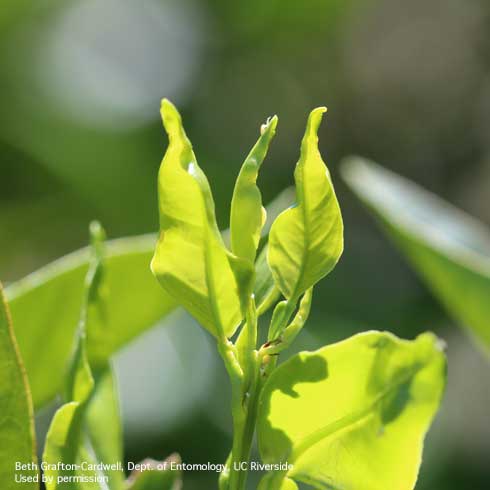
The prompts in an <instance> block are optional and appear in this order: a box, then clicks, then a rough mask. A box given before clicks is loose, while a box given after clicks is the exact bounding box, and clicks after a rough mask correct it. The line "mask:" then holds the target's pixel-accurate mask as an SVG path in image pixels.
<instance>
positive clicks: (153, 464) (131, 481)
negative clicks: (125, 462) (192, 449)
mask: <svg viewBox="0 0 490 490" xmlns="http://www.w3.org/2000/svg"><path fill="white" fill-rule="evenodd" d="M180 462H181V460H180V457H179V455H178V454H172V455H171V456H169V457H168V458H167V459H166V460H165V461H162V462H159V461H154V460H152V459H146V460H144V461H143V462H142V463H141V465H142V467H143V468H145V469H143V471H138V472H136V471H134V472H133V473H132V474H131V475H130V477H129V478H128V481H127V484H128V486H127V490H181V488H182V475H181V472H180V471H177V470H172V469H171V464H172V463H180Z"/></svg>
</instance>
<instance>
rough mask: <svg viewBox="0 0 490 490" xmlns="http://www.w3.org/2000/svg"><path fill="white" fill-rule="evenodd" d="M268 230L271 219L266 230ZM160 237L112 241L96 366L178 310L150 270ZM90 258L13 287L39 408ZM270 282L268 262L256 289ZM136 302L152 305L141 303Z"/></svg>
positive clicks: (64, 348)
mask: <svg viewBox="0 0 490 490" xmlns="http://www.w3.org/2000/svg"><path fill="white" fill-rule="evenodd" d="M291 195H292V193H291V189H286V190H285V191H283V192H282V193H281V194H279V195H278V196H277V198H276V199H274V200H273V201H272V202H271V203H269V205H268V206H267V213H268V216H269V218H270V220H272V219H274V218H275V217H276V216H277V214H278V213H279V212H280V210H282V209H284V207H285V206H287V205H288V204H289V203H290V202H291ZM268 222H269V220H268ZM268 231H269V230H268V227H267V224H266V226H265V227H264V229H263V230H262V234H263V235H264V234H266V233H268ZM156 240H157V238H156V236H155V235H142V236H136V237H131V238H121V239H117V240H110V241H108V242H107V245H106V252H105V278H104V289H105V291H104V305H105V306H104V308H105V310H104V311H105V314H104V331H103V335H102V336H100V338H99V339H98V341H97V342H92V343H91V348H92V349H91V358H92V359H95V360H96V362H97V363H102V364H103V360H104V359H107V358H109V356H110V355H112V354H113V353H114V352H116V351H117V350H118V349H119V348H121V347H122V346H124V345H125V344H126V343H128V342H130V341H131V340H133V339H134V338H135V337H137V336H138V335H140V334H141V333H143V332H144V331H145V330H147V329H149V328H150V327H152V326H153V325H155V324H156V323H157V322H158V321H159V320H160V319H161V318H163V317H164V316H165V315H167V314H168V313H170V312H171V311H173V310H174V309H175V308H176V302H175V301H174V300H173V299H172V298H171V297H170V296H169V295H167V294H166V293H165V291H163V290H162V288H161V287H160V286H159V284H158V281H156V280H155V278H154V277H153V275H152V273H151V271H150V261H151V257H152V255H153V251H154V248H155V243H156ZM88 261H89V250H88V249H87V248H84V249H81V250H78V251H76V252H74V253H72V254H70V255H67V256H65V257H63V258H61V259H59V260H57V261H56V262H53V263H51V264H49V265H47V266H45V267H43V268H42V269H39V270H38V271H36V272H34V273H33V274H30V275H29V276H27V277H26V278H24V279H21V280H20V281H17V282H15V283H13V284H11V285H10V286H9V287H8V288H6V291H5V292H6V295H7V297H8V299H9V300H10V306H11V310H12V317H13V319H14V322H15V325H16V334H17V341H18V343H19V348H20V351H21V354H22V356H23V358H24V364H25V366H26V370H27V374H28V378H29V382H30V385H31V390H32V397H33V401H34V406H35V408H40V407H41V406H43V405H44V404H45V403H46V402H48V401H50V400H51V399H52V398H53V397H54V396H55V395H56V393H58V391H59V390H60V388H61V386H62V380H63V374H64V371H65V366H66V364H67V362H68V359H69V356H70V352H71V346H72V344H73V338H74V335H75V329H76V325H77V322H78V319H79V316H80V309H81V306H82V298H83V283H84V277H85V275H86V273H87V270H88ZM265 283H267V284H268V285H269V286H270V285H271V284H272V277H271V275H270V271H269V268H268V266H267V263H266V262H265V261H264V262H263V263H261V265H258V266H257V287H258V288H262V289H263V290H267V288H268V286H267V285H265ZM262 289H261V290H262ZM136 304H144V305H145V307H144V308H135V307H134V305H136ZM46 332H49V335H46ZM40 339H42V345H43V348H42V350H40V349H39V342H40Z"/></svg>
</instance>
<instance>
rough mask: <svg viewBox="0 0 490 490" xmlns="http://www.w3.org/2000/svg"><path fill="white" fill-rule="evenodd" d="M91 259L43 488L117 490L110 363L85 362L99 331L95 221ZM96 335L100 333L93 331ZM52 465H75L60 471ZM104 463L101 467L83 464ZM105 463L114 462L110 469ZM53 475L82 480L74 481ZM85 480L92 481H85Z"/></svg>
mask: <svg viewBox="0 0 490 490" xmlns="http://www.w3.org/2000/svg"><path fill="white" fill-rule="evenodd" d="M91 231H92V236H93V241H94V243H93V248H94V257H93V259H92V263H91V266H90V268H89V270H88V273H87V277H86V284H85V289H86V290H85V296H84V298H85V299H84V302H83V304H82V313H81V320H80V323H79V327H78V328H79V330H78V339H77V347H76V351H75V354H74V356H73V359H72V363H71V366H70V370H69V373H68V376H67V382H66V385H67V386H66V394H65V404H64V405H63V406H62V407H61V408H60V409H58V411H57V412H56V413H55V415H54V417H53V420H52V422H51V425H50V428H49V431H48V434H47V437H46V444H45V448H44V454H43V460H44V461H45V462H46V463H47V464H48V465H53V466H48V468H47V469H46V471H45V474H46V476H47V477H48V478H49V480H48V481H47V482H46V488H47V490H61V489H64V488H70V489H71V488H74V487H75V488H77V489H80V490H93V489H95V488H96V489H100V490H106V489H107V488H108V487H109V488H110V489H111V490H120V489H122V488H123V481H124V473H123V471H122V468H120V467H117V464H118V463H119V464H120V462H121V461H122V436H121V423H120V415H119V407H118V401H117V395H116V392H115V385H114V381H113V379H112V372H111V366H110V364H109V363H107V362H106V363H105V365H102V364H100V363H99V364H98V365H97V367H96V368H95V369H94V368H93V366H92V365H91V363H90V360H89V354H88V348H87V345H88V342H87V337H88V338H90V335H91V333H92V331H94V332H99V329H100V328H101V325H100V323H99V321H100V317H99V314H98V313H96V312H98V310H100V309H101V308H102V307H103V304H104V300H103V297H102V296H101V291H103V288H102V284H103V282H104V268H103V264H102V254H103V249H102V247H103V245H102V240H103V231H102V229H101V228H100V226H99V225H98V224H92V226H91ZM99 334H100V332H99ZM57 463H63V464H64V465H79V468H76V469H69V470H66V469H64V468H59V467H58V466H57ZM100 463H102V464H104V465H107V466H105V467H104V468H103V469H99V468H97V467H88V466H84V465H87V464H89V465H97V464H100ZM111 465H114V466H113V467H111ZM59 478H62V479H63V478H84V479H85V480H83V479H82V480H81V481H78V482H76V483H73V482H70V481H67V482H66V484H65V482H63V480H61V482H60V483H59V482H58V480H59ZM90 479H92V480H94V481H90Z"/></svg>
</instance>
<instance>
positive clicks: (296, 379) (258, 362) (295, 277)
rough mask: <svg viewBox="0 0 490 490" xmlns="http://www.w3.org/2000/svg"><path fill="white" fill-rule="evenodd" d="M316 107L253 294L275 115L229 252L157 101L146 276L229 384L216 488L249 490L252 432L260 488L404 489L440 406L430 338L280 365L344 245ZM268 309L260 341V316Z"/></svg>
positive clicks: (368, 336)
mask: <svg viewBox="0 0 490 490" xmlns="http://www.w3.org/2000/svg"><path fill="white" fill-rule="evenodd" d="M325 110H326V109H325V108H321V107H320V108H317V109H315V110H313V111H312V112H311V114H310V116H309V118H308V122H307V126H306V131H305V135H304V137H303V141H302V143H301V155H300V159H299V161H298V164H297V166H296V170H295V183H296V203H295V204H294V205H293V206H291V207H290V208H288V209H287V210H285V211H284V212H283V213H281V214H280V215H279V216H278V217H277V218H276V220H275V221H274V222H273V223H272V226H271V229H270V234H269V241H268V245H267V247H266V249H265V250H264V251H262V252H261V254H262V255H266V256H267V260H266V264H268V267H269V269H270V282H271V288H270V292H269V293H268V294H267V295H266V296H265V297H258V296H257V295H256V294H255V290H256V287H255V283H256V277H257V275H258V274H257V271H256V266H255V264H263V263H264V261H261V260H260V259H259V260H257V257H256V256H257V251H258V246H259V237H260V233H261V229H262V227H263V226H264V223H265V219H266V213H265V212H264V209H263V207H262V201H261V194H260V191H259V189H258V187H257V184H256V181H257V176H258V172H259V169H260V166H261V164H262V162H263V160H264V157H265V154H266V152H267V149H268V147H269V144H270V141H271V139H272V138H273V136H274V133H275V130H276V125H277V118H276V117H273V118H271V119H269V120H268V121H267V122H266V123H265V124H264V125H263V126H262V128H261V132H260V133H261V134H260V137H259V139H258V141H257V143H256V144H255V146H254V147H253V149H252V150H251V152H250V154H249V155H248V157H247V158H246V159H245V162H244V163H243V166H242V168H241V170H240V173H239V175H238V178H237V181H236V184H235V189H234V192H233V198H232V203H231V213H230V215H231V219H230V242H231V247H230V248H228V247H227V246H226V245H225V243H224V241H223V239H222V237H221V235H220V234H219V232H218V227H217V224H216V218H215V213H214V203H213V198H212V194H211V189H210V186H209V183H208V181H207V179H206V177H205V175H204V173H203V171H202V170H201V168H200V167H199V166H198V163H197V159H196V156H195V155H194V152H193V149H192V145H191V143H190V141H189V139H188V138H187V136H186V134H185V131H184V128H183V125H182V120H181V117H180V115H179V113H178V112H177V110H176V109H175V107H174V106H173V105H172V104H171V103H170V102H169V101H167V100H164V101H163V102H162V117H163V122H164V126H165V129H166V131H167V133H168V137H169V147H168V149H167V152H166V154H165V157H164V159H163V162H162V165H161V168H160V172H159V180H158V181H159V209H160V237H159V240H158V244H157V246H156V250H155V255H154V257H153V260H152V271H153V273H154V274H155V276H156V277H157V278H158V280H159V281H160V283H161V285H162V287H163V289H164V290H165V292H166V293H167V294H168V295H169V296H171V297H173V299H174V300H175V301H176V302H178V303H180V304H181V305H183V306H184V307H185V308H186V309H187V310H188V311H189V312H190V313H191V314H192V315H193V316H194V317H195V318H196V319H197V320H198V321H199V323H200V324H201V325H202V326H203V327H204V328H205V329H207V330H208V331H209V332H210V333H211V334H212V335H213V336H214V337H215V339H216V344H217V349H218V351H219V353H220V355H221V357H222V358H223V361H224V364H225V366H226V368H227V371H228V374H229V377H230V381H231V386H232V414H233V425H234V426H233V430H234V440H233V446H232V448H231V452H230V455H229V457H228V460H227V462H226V469H225V471H223V472H222V474H221V477H220V482H219V483H220V489H221V490H242V489H244V488H245V485H246V479H247V470H248V464H247V462H248V460H249V457H250V451H251V446H252V441H253V437H254V434H255V433H257V438H258V444H259V449H260V453H261V456H262V459H263V461H264V462H265V463H266V464H267V465H268V466H267V468H268V469H269V470H270V471H269V472H268V473H267V474H266V475H265V476H264V478H263V480H262V482H261V485H260V488H261V489H263V490H266V489H270V490H279V489H282V490H291V489H295V488H297V485H296V483H295V482H296V481H298V482H304V483H306V484H310V485H312V486H313V487H315V488H320V489H322V488H362V489H365V490H371V489H372V490H375V489H386V488H398V489H407V490H408V489H412V488H413V487H414V485H415V481H416V478H417V473H418V467H419V464H420V457H421V451H422V440H423V436H424V434H425V432H426V431H427V429H428V426H429V424H430V422H431V420H432V418H433V416H434V413H435V412H436V410H437V407H438V405H439V401H440V398H441V393H442V390H443V386H444V378H445V359H444V355H443V354H442V352H441V348H440V343H439V342H438V341H437V339H435V338H434V336H432V335H431V334H424V335H421V336H420V337H418V338H417V339H416V340H415V341H413V342H407V341H401V340H399V339H397V338H395V337H394V336H392V335H390V334H388V333H384V332H367V333H364V334H361V335H358V336H355V337H353V338H351V339H348V340H346V341H344V342H341V343H339V344H335V345H330V346H326V347H323V348H321V349H320V350H319V351H316V352H311V353H310V352H304V353H300V354H297V355H295V356H293V357H292V358H291V359H289V360H288V361H287V362H286V363H284V364H282V365H279V366H277V360H278V356H279V354H280V353H281V352H282V351H283V350H285V349H287V348H288V347H289V346H290V345H291V343H292V342H293V341H294V339H295V337H296V336H297V335H298V333H299V332H300V331H301V329H302V328H303V327H304V325H305V322H306V321H307V319H308V315H309V312H310V306H311V300H312V294H313V288H314V286H315V284H316V283H317V282H318V281H320V280H321V279H322V278H323V277H325V276H326V275H327V274H328V273H329V272H331V270H332V269H333V268H334V267H335V265H336V263H337V261H338V260H339V258H340V256H341V254H342V250H343V224H342V217H341V213H340V208H339V204H338V202H337V198H336V195H335V192H334V188H333V185H332V180H331V177H330V174H329V171H328V169H327V167H326V165H325V164H324V162H323V160H322V157H321V155H320V152H319V149H318V136H317V132H318V127H319V125H320V122H321V119H322V115H323V113H324V112H325ZM280 297H282V298H283V299H281V298H280ZM276 303H277V304H276ZM274 305H275V306H274ZM273 306H274V309H273V313H272V318H271V321H270V324H269V328H268V331H267V338H266V340H265V342H264V343H262V344H261V343H260V342H259V341H258V339H259V338H260V336H259V334H258V318H259V317H260V316H261V315H262V314H263V313H265V311H266V310H267V309H268V308H271V307H273ZM244 463H245V464H244Z"/></svg>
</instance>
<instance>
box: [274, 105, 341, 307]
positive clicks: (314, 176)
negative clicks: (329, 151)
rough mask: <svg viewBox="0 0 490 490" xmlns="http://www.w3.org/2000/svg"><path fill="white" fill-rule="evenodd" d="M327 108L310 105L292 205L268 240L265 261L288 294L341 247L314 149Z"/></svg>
mask: <svg viewBox="0 0 490 490" xmlns="http://www.w3.org/2000/svg"><path fill="white" fill-rule="evenodd" d="M325 111H326V108H324V107H319V108H317V109H314V110H313V111H312V112H311V114H310V116H309V118H308V123H307V127H306V131H305V135H304V137H303V141H302V144H301V156H300V159H299V161H298V164H297V165H296V169H295V172H294V177H295V182H296V201H297V204H296V206H294V207H292V208H289V209H287V210H286V211H284V212H283V213H281V214H280V215H279V216H278V218H277V219H276V221H275V222H274V223H273V225H272V228H271V231H270V239H269V257H268V260H269V264H270V266H271V269H272V274H273V276H274V280H275V281H276V284H277V286H278V288H279V289H280V290H281V292H282V294H283V295H284V296H285V297H286V298H287V299H291V298H292V299H294V300H297V299H298V298H299V296H301V294H303V293H304V292H305V291H306V290H307V289H309V288H310V287H311V286H313V285H314V284H315V283H316V282H318V281H319V280H320V279H322V278H323V277H324V276H325V275H327V274H328V273H329V272H330V271H331V270H332V269H333V268H334V267H335V265H336V263H337V261H338V260H339V258H340V255H341V254H342V251H343V224H342V216H341V213H340V207H339V204H338V201H337V197H336V196H335V191H334V188H333V185H332V182H331V178H330V174H329V172H328V169H327V167H326V165H325V164H324V162H323V160H322V158H321V155H320V152H319V150H318V136H317V132H318V127H319V125H320V122H321V119H322V115H323V113H324V112H325Z"/></svg>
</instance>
